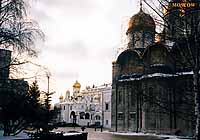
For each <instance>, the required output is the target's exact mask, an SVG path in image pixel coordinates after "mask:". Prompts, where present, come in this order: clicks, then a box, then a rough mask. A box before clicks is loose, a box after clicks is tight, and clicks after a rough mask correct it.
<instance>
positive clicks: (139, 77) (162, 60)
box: [111, 8, 195, 135]
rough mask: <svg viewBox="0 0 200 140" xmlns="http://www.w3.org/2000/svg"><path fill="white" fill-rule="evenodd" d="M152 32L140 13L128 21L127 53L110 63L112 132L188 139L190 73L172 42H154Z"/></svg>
mask: <svg viewBox="0 0 200 140" xmlns="http://www.w3.org/2000/svg"><path fill="white" fill-rule="evenodd" d="M169 19H170V16H169V17H168V21H169ZM172 26H174V25H172ZM155 28H156V25H155V21H154V19H153V18H152V17H151V16H150V15H149V14H147V13H145V12H144V11H143V10H142V8H140V11H139V12H138V13H137V14H136V15H134V16H132V17H131V18H130V20H129V26H128V29H127V32H126V35H127V37H128V45H127V48H126V49H125V50H124V51H123V52H121V53H120V54H119V56H118V57H117V59H116V61H114V62H113V63H112V98H111V100H112V115H111V118H112V131H123V132H128V131H134V132H156V133H177V132H179V133H181V134H187V135H188V134H193V133H194V132H193V130H195V127H194V124H195V122H194V120H195V118H194V95H193V92H192V90H193V86H192V84H193V83H192V82H193V72H192V70H191V68H190V67H187V65H182V64H181V62H184V60H182V57H180V53H178V52H177V48H176V46H175V44H176V43H174V42H170V43H169V41H167V40H165V39H163V38H162V39H161V40H160V41H155V34H156V31H155ZM165 33H167V29H166V30H165ZM168 33H169V32H168ZM176 33H178V32H177V31H175V33H174V34H173V35H176ZM179 33H180V32H179ZM170 35H171V34H170ZM179 35H180V34H179ZM183 46H184V44H183Z"/></svg>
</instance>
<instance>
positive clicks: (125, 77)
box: [118, 71, 193, 82]
mask: <svg viewBox="0 0 200 140" xmlns="http://www.w3.org/2000/svg"><path fill="white" fill-rule="evenodd" d="M192 74H193V71H190V72H178V73H176V74H166V73H152V74H145V75H142V74H141V73H140V74H139V73H138V75H136V74H135V77H134V75H133V74H132V75H122V76H120V78H119V79H118V81H119V82H127V81H137V80H142V79H146V78H154V77H162V78H167V77H177V76H180V75H192Z"/></svg>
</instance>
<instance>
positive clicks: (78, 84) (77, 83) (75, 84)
mask: <svg viewBox="0 0 200 140" xmlns="http://www.w3.org/2000/svg"><path fill="white" fill-rule="evenodd" d="M73 88H81V84H80V83H79V82H78V81H77V80H76V82H75V83H74V85H73Z"/></svg>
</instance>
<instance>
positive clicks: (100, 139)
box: [56, 127, 159, 140]
mask: <svg viewBox="0 0 200 140" xmlns="http://www.w3.org/2000/svg"><path fill="white" fill-rule="evenodd" d="M56 131H59V132H62V131H63V132H67V131H81V128H80V127H76V128H73V127H63V128H58V129H56ZM85 132H88V140H159V139H158V137H155V136H142V135H138V136H136V135H134V136H129V135H117V134H112V133H110V132H109V131H108V130H106V129H104V130H103V132H101V131H100V129H97V131H94V128H86V129H85Z"/></svg>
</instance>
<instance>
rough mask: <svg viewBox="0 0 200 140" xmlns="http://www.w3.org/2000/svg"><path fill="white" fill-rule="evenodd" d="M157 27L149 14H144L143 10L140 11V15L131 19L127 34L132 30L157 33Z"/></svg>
mask: <svg viewBox="0 0 200 140" xmlns="http://www.w3.org/2000/svg"><path fill="white" fill-rule="evenodd" d="M155 27H156V25H155V22H154V20H153V18H152V17H151V16H150V15H149V14H146V13H145V12H143V10H142V9H140V12H139V13H137V14H136V15H134V16H132V17H131V18H130V20H129V23H128V30H127V32H126V34H128V33H130V32H131V31H132V30H152V31H155Z"/></svg>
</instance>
